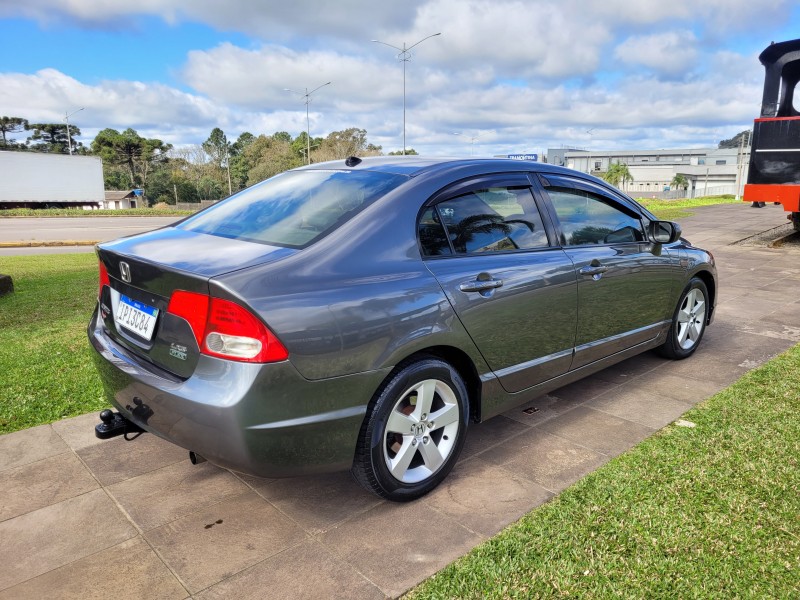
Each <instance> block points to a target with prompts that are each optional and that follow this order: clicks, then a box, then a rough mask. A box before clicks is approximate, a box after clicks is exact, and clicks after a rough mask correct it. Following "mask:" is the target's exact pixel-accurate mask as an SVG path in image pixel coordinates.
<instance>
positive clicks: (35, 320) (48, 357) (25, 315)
mask: <svg viewBox="0 0 800 600" xmlns="http://www.w3.org/2000/svg"><path fill="white" fill-rule="evenodd" d="M0 273H3V274H4V275H11V277H12V279H13V280H14V293H13V294H9V295H7V296H4V297H2V298H0V433H8V432H11V431H16V430H18V429H24V428H26V427H32V426H34V425H40V424H42V423H49V422H51V421H56V420H58V419H60V418H62V417H69V416H74V415H80V414H83V413H86V412H88V411H91V410H95V409H101V408H103V407H104V406H105V405H106V402H105V401H104V400H103V393H102V387H101V384H100V380H99V378H98V377H97V374H96V372H95V369H94V365H93V364H92V361H91V358H90V354H89V352H90V350H89V343H88V340H87V338H86V326H87V325H88V323H89V317H90V316H91V313H92V310H93V309H94V305H95V301H96V298H97V258H96V257H95V255H94V254H49V255H37V256H7V257H0Z"/></svg>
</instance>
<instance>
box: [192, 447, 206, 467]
mask: <svg viewBox="0 0 800 600" xmlns="http://www.w3.org/2000/svg"><path fill="white" fill-rule="evenodd" d="M189 460H190V461H191V462H192V464H193V465H199V464H200V463H204V462H206V459H205V458H203V457H202V456H200V455H199V454H198V453H197V452H195V451H194V450H189Z"/></svg>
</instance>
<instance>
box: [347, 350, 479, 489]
mask: <svg viewBox="0 0 800 600" xmlns="http://www.w3.org/2000/svg"><path fill="white" fill-rule="evenodd" d="M468 422H469V401H468V395H467V389H466V386H465V385H464V380H463V379H462V377H461V375H459V373H458V371H456V370H455V369H454V368H453V367H452V366H451V365H449V364H448V363H446V362H444V361H442V360H439V359H437V358H423V359H420V360H417V361H415V362H412V363H409V364H407V365H406V366H404V367H402V368H401V369H400V370H399V371H398V372H397V373H396V374H394V375H393V376H392V377H391V378H390V379H389V381H388V382H387V383H385V384H384V385H383V386H381V388H380V389H379V390H378V392H377V393H376V394H375V397H374V398H373V399H372V401H371V402H370V406H369V408H368V409H367V416H366V418H365V420H364V424H363V425H362V427H361V433H360V435H359V440H358V445H357V447H356V455H355V460H354V462H353V469H352V472H353V475H354V476H355V478H356V480H357V481H358V482H359V483H360V484H361V485H362V486H364V487H365V488H366V489H368V490H370V491H371V492H373V493H375V494H377V495H378V496H381V497H382V498H386V499H388V500H394V501H399V502H405V501H409V500H414V499H416V498H419V497H420V496H423V495H425V494H427V493H428V492H430V491H431V490H433V489H434V488H435V487H436V486H437V485H439V483H441V482H442V480H444V478H445V477H447V475H448V473H450V471H451V470H452V468H453V466H454V465H455V463H456V461H457V460H458V455H459V454H460V453H461V448H462V446H463V445H464V439H465V437H466V431H467V424H468Z"/></svg>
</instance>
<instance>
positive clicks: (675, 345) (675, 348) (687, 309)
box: [656, 277, 709, 360]
mask: <svg viewBox="0 0 800 600" xmlns="http://www.w3.org/2000/svg"><path fill="white" fill-rule="evenodd" d="M708 308H709V305H708V288H706V284H705V283H703V280H702V279H700V278H699V277H692V279H691V280H690V281H689V283H688V285H687V286H686V288H685V289H684V290H683V293H682V294H681V297H680V300H678V306H677V307H676V308H675V313H674V315H673V316H672V325H670V328H669V331H668V332H667V340H666V341H665V342H664V344H663V345H661V346H659V347H658V348H656V351H657V352H658V353H659V354H661V356H665V357H667V358H672V359H677V360H680V359H683V358H687V357H689V356H691V355H692V354H694V351H695V350H697V346H699V345H700V340H702V339H703V334H704V333H705V331H706V323H707V322H708Z"/></svg>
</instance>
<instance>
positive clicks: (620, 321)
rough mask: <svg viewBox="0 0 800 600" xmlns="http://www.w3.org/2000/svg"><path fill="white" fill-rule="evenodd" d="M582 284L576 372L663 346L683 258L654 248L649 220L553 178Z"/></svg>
mask: <svg viewBox="0 0 800 600" xmlns="http://www.w3.org/2000/svg"><path fill="white" fill-rule="evenodd" d="M545 182H546V183H547V185H545V187H544V189H545V191H546V193H547V195H548V197H549V199H550V201H551V203H552V206H553V209H554V211H555V214H556V217H557V219H556V220H557V222H558V226H559V229H560V236H561V243H562V244H563V247H564V250H565V252H566V253H567V255H568V256H569V257H570V259H571V260H572V262H573V264H574V265H575V271H576V273H577V278H578V327H577V335H576V339H575V358H574V361H573V363H572V367H571V368H572V369H576V368H579V367H582V366H583V365H586V364H588V363H591V362H593V361H595V360H598V359H601V358H604V357H606V356H609V355H611V354H614V353H616V352H619V351H621V350H625V349H626V348H630V347H632V346H635V345H637V344H640V343H644V342H647V341H649V340H652V339H653V338H655V337H656V336H657V335H658V334H659V333H660V332H661V331H662V329H663V328H664V326H665V323H666V321H667V320H668V319H669V318H670V315H671V311H672V309H674V305H673V302H674V299H675V295H676V290H675V287H676V285H677V282H678V277H679V269H680V266H679V260H678V256H677V253H673V255H670V253H669V251H668V250H667V249H666V248H663V247H662V246H656V245H654V244H651V243H650V242H648V241H647V240H646V237H645V235H644V228H643V223H642V220H641V215H639V214H638V213H637V212H636V211H635V210H633V209H632V208H631V207H629V206H627V205H626V203H624V202H623V201H622V200H621V199H618V198H615V197H614V196H613V195H612V194H610V193H608V192H607V191H606V190H604V189H603V188H601V187H600V186H594V185H593V184H590V183H588V182H584V181H580V180H577V179H572V178H569V177H554V176H547V178H546V179H545Z"/></svg>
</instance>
